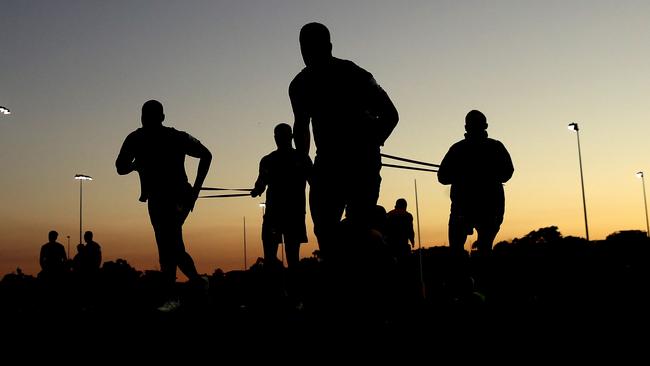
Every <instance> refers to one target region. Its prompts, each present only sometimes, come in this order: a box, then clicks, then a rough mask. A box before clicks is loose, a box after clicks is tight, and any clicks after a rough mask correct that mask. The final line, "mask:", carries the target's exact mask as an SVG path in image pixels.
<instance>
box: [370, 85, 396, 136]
mask: <svg viewBox="0 0 650 366" xmlns="http://www.w3.org/2000/svg"><path fill="white" fill-rule="evenodd" d="M371 84H372V89H371V93H372V94H373V95H372V98H373V105H374V108H375V110H376V113H377V116H376V118H377V124H378V126H379V131H378V134H379V135H378V136H377V138H378V142H379V145H380V146H384V143H385V142H386V140H387V139H388V137H389V136H390V135H391V133H392V132H393V130H394V129H395V126H397V122H399V113H398V112H397V108H395V105H394V104H393V101H392V100H391V99H390V97H389V96H388V93H386V91H384V89H383V88H382V87H381V86H379V84H377V82H376V81H375V79H374V78H373V79H372V81H371Z"/></svg>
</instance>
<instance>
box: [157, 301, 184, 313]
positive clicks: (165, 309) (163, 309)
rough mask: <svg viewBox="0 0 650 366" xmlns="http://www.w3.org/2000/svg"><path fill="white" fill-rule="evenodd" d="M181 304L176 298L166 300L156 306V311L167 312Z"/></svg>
mask: <svg viewBox="0 0 650 366" xmlns="http://www.w3.org/2000/svg"><path fill="white" fill-rule="evenodd" d="M180 306H181V302H180V301H178V300H168V301H167V302H165V303H164V304H162V306H160V307H158V311H160V312H163V313H169V312H172V311H174V310H176V309H178V308H179V307H180Z"/></svg>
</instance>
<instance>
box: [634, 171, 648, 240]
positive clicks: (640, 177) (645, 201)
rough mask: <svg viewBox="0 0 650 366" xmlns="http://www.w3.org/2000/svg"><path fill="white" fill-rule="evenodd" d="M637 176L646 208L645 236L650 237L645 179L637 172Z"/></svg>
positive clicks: (641, 173)
mask: <svg viewBox="0 0 650 366" xmlns="http://www.w3.org/2000/svg"><path fill="white" fill-rule="evenodd" d="M636 176H637V177H639V179H641V186H642V187H643V208H645V230H646V232H645V234H646V236H648V237H650V225H648V201H647V200H646V196H645V177H644V176H643V172H637V173H636Z"/></svg>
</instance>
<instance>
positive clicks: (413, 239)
mask: <svg viewBox="0 0 650 366" xmlns="http://www.w3.org/2000/svg"><path fill="white" fill-rule="evenodd" d="M409 240H410V241H411V247H413V248H415V231H414V230H413V215H411V214H409Z"/></svg>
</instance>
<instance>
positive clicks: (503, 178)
mask: <svg viewBox="0 0 650 366" xmlns="http://www.w3.org/2000/svg"><path fill="white" fill-rule="evenodd" d="M498 146H499V150H500V153H499V156H500V157H501V159H500V160H501V161H500V162H499V167H498V177H497V178H498V179H499V181H500V182H501V183H505V182H507V181H508V180H510V178H512V174H513V173H514V171H515V167H514V166H513V164H512V159H511V158H510V154H509V153H508V150H507V149H506V147H505V146H504V145H503V144H502V143H501V142H499V145H498Z"/></svg>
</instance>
